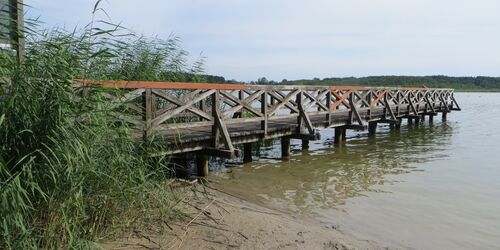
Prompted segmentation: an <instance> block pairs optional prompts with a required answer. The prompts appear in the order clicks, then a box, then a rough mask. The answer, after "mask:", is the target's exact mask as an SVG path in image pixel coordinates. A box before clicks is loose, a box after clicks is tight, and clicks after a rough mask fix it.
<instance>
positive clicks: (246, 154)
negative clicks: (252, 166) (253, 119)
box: [243, 143, 252, 163]
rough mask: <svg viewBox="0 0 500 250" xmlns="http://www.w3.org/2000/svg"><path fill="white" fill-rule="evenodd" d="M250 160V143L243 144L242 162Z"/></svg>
mask: <svg viewBox="0 0 500 250" xmlns="http://www.w3.org/2000/svg"><path fill="white" fill-rule="evenodd" d="M248 162H252V143H245V144H243V163H248Z"/></svg>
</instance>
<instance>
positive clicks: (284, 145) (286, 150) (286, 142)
mask: <svg viewBox="0 0 500 250" xmlns="http://www.w3.org/2000/svg"><path fill="white" fill-rule="evenodd" d="M289 156H290V138H289V137H281V157H282V158H286V157H289Z"/></svg>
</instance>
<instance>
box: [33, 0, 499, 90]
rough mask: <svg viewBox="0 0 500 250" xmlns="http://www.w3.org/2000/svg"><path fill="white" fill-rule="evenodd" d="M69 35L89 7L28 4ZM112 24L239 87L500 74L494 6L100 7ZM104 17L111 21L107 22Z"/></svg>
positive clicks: (84, 2) (428, 0) (165, 1)
mask: <svg viewBox="0 0 500 250" xmlns="http://www.w3.org/2000/svg"><path fill="white" fill-rule="evenodd" d="M25 3H26V4H28V5H31V6H32V7H31V8H30V9H29V10H28V14H27V16H31V17H38V16H39V17H40V19H41V20H42V21H44V22H45V25H47V26H53V25H57V26H64V27H66V28H69V29H73V27H75V26H80V27H81V26H84V25H85V24H87V23H88V22H89V21H90V20H91V12H92V9H93V7H94V4H95V0H25ZM101 7H102V8H104V9H105V10H106V12H107V14H108V15H109V18H110V19H111V20H110V21H112V22H115V23H118V22H120V23H121V24H122V25H123V26H125V27H128V28H130V29H131V30H134V31H135V32H137V33H139V34H144V35H147V36H158V37H161V38H167V37H168V36H169V35H170V34H175V35H177V36H179V37H180V38H181V40H182V45H183V48H184V49H186V50H187V51H189V52H190V54H191V57H192V58H193V60H194V59H196V58H198V57H199V55H200V53H202V54H203V56H204V57H206V71H207V73H209V74H214V75H221V76H224V77H225V78H226V79H237V80H240V81H251V80H256V79H257V78H259V77H266V78H267V79H270V80H276V81H281V80H282V79H288V80H293V79H310V78H313V77H318V78H325V77H334V76H335V77H348V76H355V77H360V76H369V75H451V76H479V75H481V76H500V15H499V14H498V11H499V10H500V1H498V0H307V1H306V0H142V1H140V0H103V1H102V2H101ZM105 18H108V17H105Z"/></svg>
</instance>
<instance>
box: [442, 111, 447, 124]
mask: <svg viewBox="0 0 500 250" xmlns="http://www.w3.org/2000/svg"><path fill="white" fill-rule="evenodd" d="M447 115H448V112H446V111H443V113H442V120H443V122H444V121H446V118H447Z"/></svg>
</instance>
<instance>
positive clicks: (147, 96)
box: [143, 89, 154, 139]
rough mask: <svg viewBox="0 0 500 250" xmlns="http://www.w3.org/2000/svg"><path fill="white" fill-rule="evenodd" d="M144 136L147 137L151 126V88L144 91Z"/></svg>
mask: <svg viewBox="0 0 500 250" xmlns="http://www.w3.org/2000/svg"><path fill="white" fill-rule="evenodd" d="M143 98H144V138H145V139H146V138H148V137H149V136H150V134H151V129H152V128H153V125H152V119H153V101H154V100H153V93H152V90H151V89H146V91H145V92H144V97H143Z"/></svg>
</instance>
